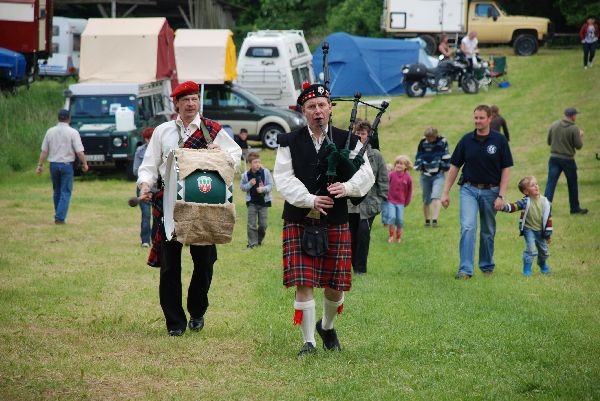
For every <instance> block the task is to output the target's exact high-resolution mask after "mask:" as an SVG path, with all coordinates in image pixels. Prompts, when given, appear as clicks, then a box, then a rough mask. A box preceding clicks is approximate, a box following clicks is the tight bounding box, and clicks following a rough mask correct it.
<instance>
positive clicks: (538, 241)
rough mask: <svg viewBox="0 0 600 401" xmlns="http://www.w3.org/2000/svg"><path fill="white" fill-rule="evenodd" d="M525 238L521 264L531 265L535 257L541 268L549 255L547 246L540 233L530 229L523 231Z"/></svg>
mask: <svg viewBox="0 0 600 401" xmlns="http://www.w3.org/2000/svg"><path fill="white" fill-rule="evenodd" d="M523 236H524V237H525V250H524V251H523V263H525V264H532V263H533V260H534V259H535V257H536V256H537V264H538V266H540V267H542V266H544V264H545V263H546V260H547V259H548V256H550V253H549V252H548V244H547V243H546V241H545V240H544V238H542V232H541V231H534V230H532V229H531V228H527V227H526V228H525V229H524V230H523Z"/></svg>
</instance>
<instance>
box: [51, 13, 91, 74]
mask: <svg viewBox="0 0 600 401" xmlns="http://www.w3.org/2000/svg"><path fill="white" fill-rule="evenodd" d="M86 24H87V19H84V18H65V17H54V18H53V20H52V56H51V57H50V58H49V59H48V60H40V61H39V69H40V72H39V74H40V75H42V76H53V77H66V76H69V75H74V74H76V73H77V71H78V70H79V50H80V45H81V34H82V33H83V30H84V29H85V26H86Z"/></svg>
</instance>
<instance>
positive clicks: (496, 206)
mask: <svg viewBox="0 0 600 401" xmlns="http://www.w3.org/2000/svg"><path fill="white" fill-rule="evenodd" d="M494 209H496V211H497V212H501V211H502V210H504V201H503V200H502V199H501V198H499V197H498V198H496V200H495V201H494Z"/></svg>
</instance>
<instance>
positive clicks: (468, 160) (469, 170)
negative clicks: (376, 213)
mask: <svg viewBox="0 0 600 401" xmlns="http://www.w3.org/2000/svg"><path fill="white" fill-rule="evenodd" d="M473 114H474V119H475V130H474V131H473V132H469V133H467V134H465V135H464V136H463V137H462V139H461V140H460V141H459V142H458V144H457V145H456V148H455V149H454V153H453V154H452V158H451V159H450V170H449V171H448V179H447V180H446V184H445V186H444V191H443V194H442V199H441V200H442V206H444V208H447V207H448V205H449V204H450V198H449V195H448V194H449V192H450V188H452V185H453V184H454V181H456V177H457V176H458V172H459V170H460V168H461V167H462V168H463V171H462V176H461V178H460V179H459V185H461V189H460V266H459V269H458V273H457V274H456V278H457V279H469V278H471V276H472V275H473V266H474V264H475V240H476V234H477V214H479V215H480V223H481V231H480V234H479V268H480V269H481V271H482V272H483V273H484V274H486V275H489V274H492V272H493V271H494V267H495V263H494V237H495V235H496V212H497V211H499V210H502V208H503V205H504V196H505V194H506V188H507V186H508V176H509V171H510V170H509V169H510V167H511V166H512V165H513V160H512V154H511V153H510V147H509V146H508V141H507V140H506V137H505V136H504V135H502V134H501V133H499V132H497V131H494V130H491V129H490V122H491V121H492V111H491V109H490V108H489V107H488V106H487V105H479V106H477V107H476V108H475V110H474V112H473Z"/></svg>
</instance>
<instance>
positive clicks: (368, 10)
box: [327, 0, 383, 36]
mask: <svg viewBox="0 0 600 401" xmlns="http://www.w3.org/2000/svg"><path fill="white" fill-rule="evenodd" d="M382 12H383V5H382V2H381V0H344V1H343V2H342V3H340V4H339V5H337V7H335V9H332V10H331V11H330V13H329V16H328V20H327V26H328V28H329V31H330V32H337V31H343V32H348V33H351V34H354V35H359V36H382V33H381V30H380V28H379V21H380V19H381V14H382Z"/></svg>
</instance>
